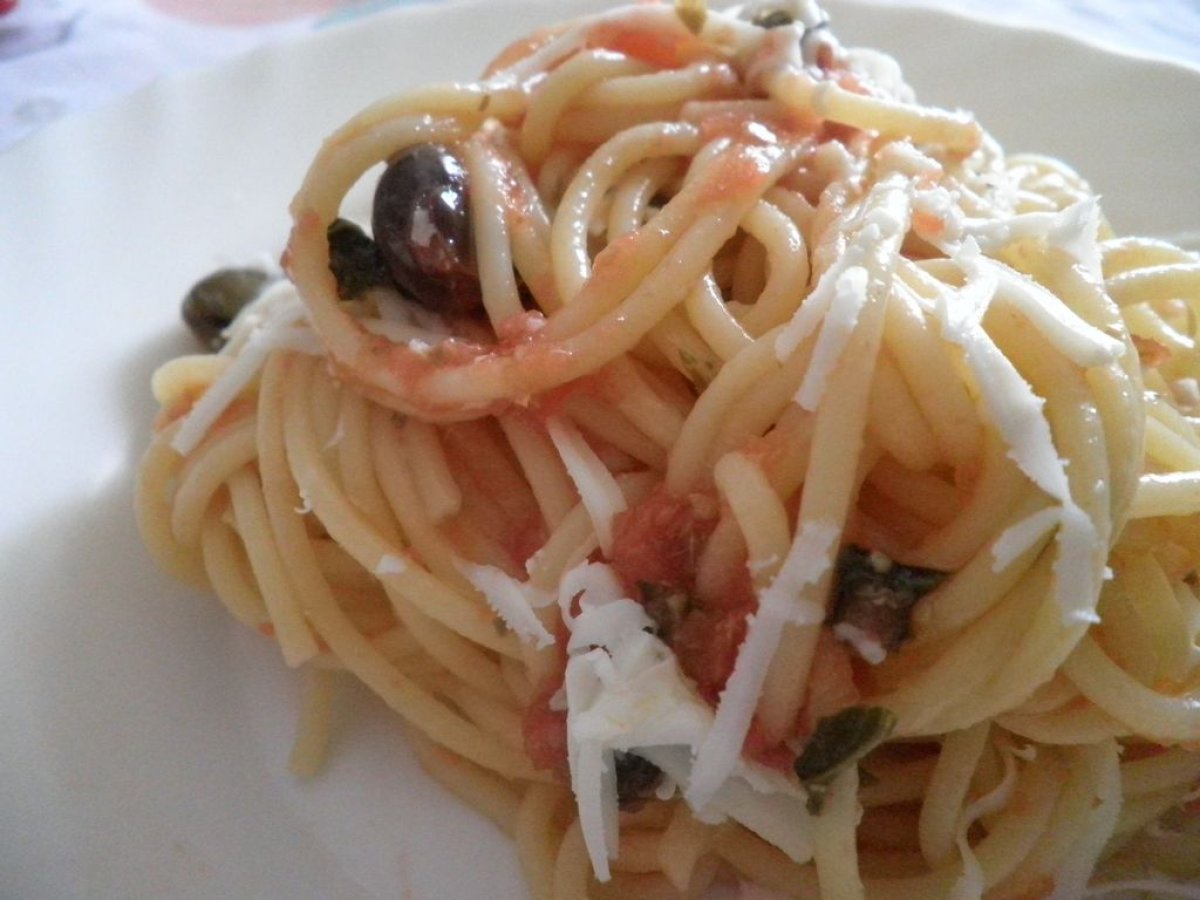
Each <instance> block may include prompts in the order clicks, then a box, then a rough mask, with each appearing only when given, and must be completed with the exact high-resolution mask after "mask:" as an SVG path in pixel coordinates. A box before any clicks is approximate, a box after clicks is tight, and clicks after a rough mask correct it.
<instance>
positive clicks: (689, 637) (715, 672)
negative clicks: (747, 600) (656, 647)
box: [671, 609, 746, 706]
mask: <svg viewBox="0 0 1200 900" xmlns="http://www.w3.org/2000/svg"><path fill="white" fill-rule="evenodd" d="M745 638H746V611H733V610H708V609H694V610H692V611H691V612H689V613H688V614H687V616H686V617H685V618H684V620H683V622H682V623H681V624H680V626H679V628H677V629H676V631H675V634H674V636H673V639H672V641H671V648H672V649H673V650H674V651H675V656H676V658H677V659H678V660H679V667H680V668H681V669H682V670H683V673H684V674H685V675H687V676H688V677H689V678H691V679H692V680H693V681H694V682H696V689H697V690H699V692H700V696H702V697H703V698H704V699H705V700H707V701H708V702H709V703H711V704H713V705H714V706H715V705H716V703H717V700H718V698H719V697H720V695H721V691H722V690H724V688H725V682H726V681H728V680H729V675H730V673H731V672H732V671H733V664H734V663H735V662H737V653H738V648H739V647H741V645H742V641H743V640H745Z"/></svg>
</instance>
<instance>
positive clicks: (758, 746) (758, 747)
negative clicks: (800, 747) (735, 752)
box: [742, 716, 796, 772]
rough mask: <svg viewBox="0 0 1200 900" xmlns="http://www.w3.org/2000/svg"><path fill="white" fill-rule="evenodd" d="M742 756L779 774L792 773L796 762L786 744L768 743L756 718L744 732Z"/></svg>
mask: <svg viewBox="0 0 1200 900" xmlns="http://www.w3.org/2000/svg"><path fill="white" fill-rule="evenodd" d="M742 755H743V756H745V757H746V758H747V759H752V760H754V761H755V762H756V763H760V764H762V765H764V766H766V767H767V768H769V769H777V770H778V771H780V772H790V771H792V766H793V765H795V762H796V752H795V751H794V750H792V749H791V748H790V747H788V746H787V744H785V743H783V742H782V741H778V742H776V743H771V742H770V740H769V739H768V738H767V733H766V732H765V731H764V730H763V727H762V722H761V721H760V720H759V718H758V716H755V717H754V718H753V719H751V720H750V730H749V731H747V732H746V740H745V741H744V742H743V743H742Z"/></svg>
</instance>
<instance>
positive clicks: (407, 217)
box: [371, 144, 483, 315]
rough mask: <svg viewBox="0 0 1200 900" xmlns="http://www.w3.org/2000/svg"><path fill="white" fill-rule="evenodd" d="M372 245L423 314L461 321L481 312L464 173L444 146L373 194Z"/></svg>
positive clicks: (420, 152) (415, 151)
mask: <svg viewBox="0 0 1200 900" xmlns="http://www.w3.org/2000/svg"><path fill="white" fill-rule="evenodd" d="M371 225H372V228H373V230H374V232H375V243H376V244H377V245H378V247H379V253H380V255H381V256H382V258H383V261H384V264H385V265H386V266H387V269H388V272H390V273H391V276H392V278H393V279H394V280H395V282H396V285H397V286H398V287H399V288H400V290H401V291H402V292H403V293H404V294H406V295H407V296H409V297H410V298H412V299H413V300H415V301H416V302H418V303H420V304H421V305H422V306H425V307H428V308H429V309H433V310H436V311H438V312H442V313H448V314H452V315H463V314H469V313H475V312H477V311H479V310H481V309H482V308H483V300H482V297H481V295H480V289H479V272H478V269H477V268H476V265H475V246H474V240H473V238H472V235H471V196H470V185H469V184H468V179H467V170H466V168H465V167H464V166H463V164H462V162H461V161H460V160H459V158H458V157H457V156H456V155H455V154H454V151H453V150H451V149H450V148H449V147H447V146H445V145H442V144H417V145H415V146H413V147H410V148H408V149H407V150H404V151H403V152H401V153H400V154H399V155H398V156H396V157H395V158H393V159H392V160H391V162H390V163H389V164H388V167H387V169H386V170H385V171H384V173H383V175H382V176H380V179H379V183H378V184H377V185H376V186H375V204H374V209H373V211H372V215H371Z"/></svg>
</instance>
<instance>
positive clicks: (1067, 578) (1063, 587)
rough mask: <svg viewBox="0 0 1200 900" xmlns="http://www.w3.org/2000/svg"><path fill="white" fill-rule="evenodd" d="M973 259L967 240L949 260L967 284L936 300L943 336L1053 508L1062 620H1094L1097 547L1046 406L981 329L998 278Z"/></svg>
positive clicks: (1015, 456)
mask: <svg viewBox="0 0 1200 900" xmlns="http://www.w3.org/2000/svg"><path fill="white" fill-rule="evenodd" d="M979 256H980V254H979V248H978V247H977V246H976V245H975V243H974V241H973V240H970V239H968V240H967V241H966V242H965V243H964V244H963V246H962V248H960V250H959V252H958V253H957V254H956V257H955V262H956V263H958V264H959V265H960V267H961V268H962V269H963V271H964V272H965V273H967V282H966V284H965V285H964V286H963V287H962V288H961V289H959V290H957V291H947V292H945V293H943V295H942V296H941V297H939V299H938V302H937V309H936V311H937V315H938V318H939V320H940V322H941V327H942V336H943V337H944V338H945V339H946V340H947V341H949V342H950V343H952V344H956V345H957V346H959V347H961V348H962V350H963V354H964V358H965V361H966V363H967V366H968V367H969V368H970V370H971V371H972V373H973V374H974V376H975V382H976V384H977V385H978V386H979V391H980V394H981V397H982V400H983V404H984V406H985V407H986V408H987V411H988V414H989V416H990V418H991V420H992V422H993V423H994V424H995V426H996V428H997V429H998V430H999V432H1000V435H1001V437H1002V438H1003V439H1004V441H1005V443H1007V444H1008V447H1009V451H1008V455H1009V457H1010V458H1011V459H1012V460H1013V461H1014V462H1015V463H1016V464H1017V467H1018V468H1019V469H1020V470H1021V471H1022V472H1024V473H1025V475H1026V476H1027V477H1028V478H1029V479H1030V480H1031V481H1032V482H1033V483H1034V484H1035V485H1037V486H1038V487H1039V488H1040V489H1041V490H1042V491H1044V492H1045V493H1046V494H1047V495H1049V496H1050V497H1051V498H1053V499H1054V500H1056V501H1058V503H1059V531H1058V536H1057V541H1058V549H1059V554H1058V559H1057V560H1056V561H1055V565H1054V571H1055V575H1056V585H1055V596H1056V599H1057V601H1058V603H1059V606H1060V608H1061V610H1062V614H1063V619H1064V621H1067V622H1094V621H1097V617H1096V612H1095V604H1096V600H1097V597H1098V595H1099V570H1100V568H1101V567H1102V565H1103V560H1102V559H1100V558H1099V556H1100V554H1102V549H1103V548H1101V547H1099V544H1100V541H1099V540H1098V535H1097V533H1096V529H1095V526H1094V524H1093V523H1092V521H1091V519H1090V518H1089V517H1088V516H1087V514H1086V513H1085V512H1084V511H1083V510H1082V509H1081V508H1080V507H1079V506H1078V505H1077V504H1076V503H1075V501H1074V499H1073V498H1072V497H1071V490H1070V483H1069V481H1068V479H1067V473H1066V468H1065V464H1064V462H1063V460H1062V459H1061V458H1060V457H1059V455H1058V450H1057V448H1056V447H1055V445H1054V438H1053V435H1052V434H1051V431H1050V423H1049V421H1048V420H1047V419H1046V416H1045V413H1044V411H1043V410H1044V407H1045V400H1043V399H1042V398H1041V397H1039V396H1037V394H1035V393H1034V391H1033V388H1032V387H1031V386H1030V385H1029V383H1028V382H1027V381H1025V379H1024V378H1022V377H1021V374H1020V373H1019V372H1018V371H1017V369H1016V367H1015V366H1013V364H1012V362H1011V361H1010V360H1009V359H1008V357H1007V356H1005V355H1004V353H1003V352H1002V351H1001V350H1000V348H999V347H997V346H996V344H995V343H994V342H993V341H992V339H991V337H990V336H989V335H988V334H987V332H986V331H984V329H983V326H982V324H981V323H982V319H983V314H984V312H985V311H986V309H987V306H988V304H989V303H990V302H991V300H992V298H993V297H994V296H995V292H996V288H997V286H998V280H997V278H996V275H995V270H994V269H993V268H991V267H988V266H984V265H980V264H979V262H978V260H979Z"/></svg>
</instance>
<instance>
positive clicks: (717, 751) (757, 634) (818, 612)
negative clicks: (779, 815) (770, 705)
mask: <svg viewBox="0 0 1200 900" xmlns="http://www.w3.org/2000/svg"><path fill="white" fill-rule="evenodd" d="M839 533H840V532H839V529H838V527H837V526H836V525H835V524H833V523H832V522H806V523H804V525H803V526H802V527H801V529H800V532H799V534H797V535H796V538H795V540H794V541H793V542H792V546H791V548H790V549H789V550H788V555H787V558H786V559H785V560H784V561H783V566H782V567H781V568H780V570H779V574H778V575H776V576H775V579H774V580H773V581H772V582H771V584H770V585H768V586H767V587H766V589H765V590H763V591H762V592H761V593H760V595H759V603H758V612H757V613H756V614H755V615H754V616H753V617H752V618H751V619H750V625H749V628H748V629H747V630H746V638H745V640H744V641H743V642H742V646H741V649H740V650H739V651H738V656H737V661H736V662H735V663H734V666H733V672H732V673H731V674H730V676H729V680H728V681H727V682H726V684H725V690H724V691H723V692H722V693H721V700H720V705H719V706H718V707H717V715H716V719H715V721H714V722H713V726H712V728H711V729H710V730H709V732H708V734H707V735H705V738H704V741H703V742H702V743H701V745H700V748H699V752H698V753H697V755H696V765H695V767H694V768H693V770H692V778H691V783H690V784H689V786H688V791H687V799H688V802H689V803H690V804H691V805H692V807H693V808H701V807H704V806H705V805H706V804H708V803H709V802H710V801H711V800H712V799H713V797H714V796H715V795H716V793H717V791H718V790H720V788H721V785H722V784H723V783H724V782H725V781H726V779H728V778H729V776H730V775H731V774H732V773H733V771H734V769H735V768H736V767H737V763H738V759H739V757H740V756H741V752H742V744H743V743H745V740H746V733H747V732H748V731H749V729H750V720H751V718H752V717H753V715H754V709H755V706H756V705H757V703H758V697H759V694H760V693H762V686H763V683H764V681H765V680H766V677H767V668H768V667H769V666H770V664H771V658H772V657H773V656H774V655H775V650H776V649H777V648H778V646H779V639H780V636H781V634H782V632H783V628H784V625H785V624H787V623H788V622H804V623H807V624H818V623H820V622H821V621H822V620H823V619H824V610H822V609H821V608H820V607H819V606H817V605H816V604H812V603H809V604H807V605H805V604H803V603H802V601H801V600H800V599H799V598H800V597H801V596H802V593H803V590H804V588H805V587H807V586H809V585H814V584H816V583H817V582H818V581H819V580H820V578H821V576H822V575H824V574H825V572H826V571H828V570H829V569H830V568H831V567H832V566H833V553H834V550H835V549H836V546H837V541H838V536H839Z"/></svg>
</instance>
